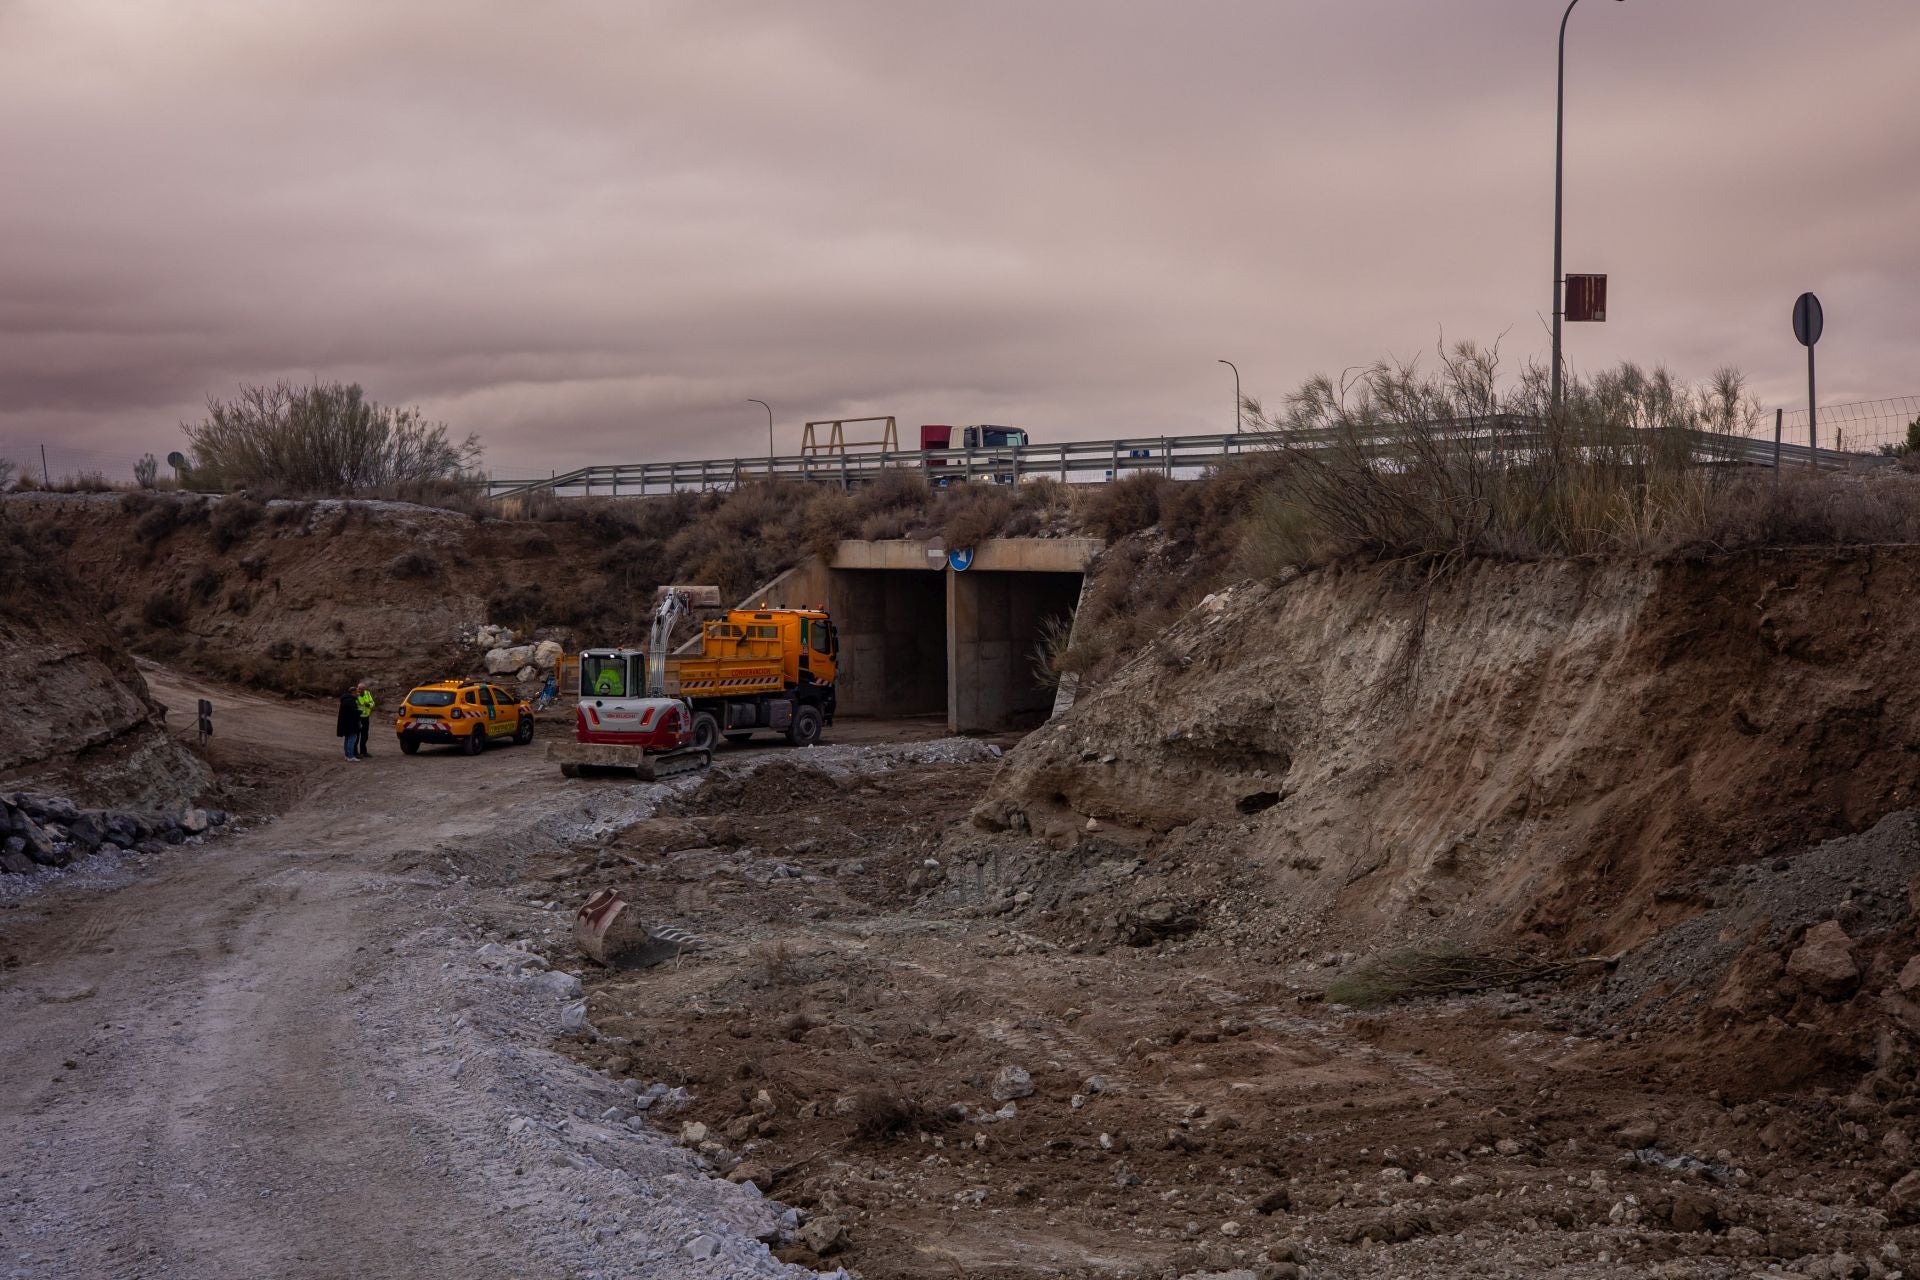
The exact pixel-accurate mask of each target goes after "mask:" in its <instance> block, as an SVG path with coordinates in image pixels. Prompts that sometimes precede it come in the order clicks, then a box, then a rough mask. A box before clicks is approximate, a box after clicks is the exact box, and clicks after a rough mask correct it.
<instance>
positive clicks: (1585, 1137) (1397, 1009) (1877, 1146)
mask: <svg viewBox="0 0 1920 1280" xmlns="http://www.w3.org/2000/svg"><path fill="white" fill-rule="evenodd" d="M148 678H149V681H150V683H151V684H152V686H153V688H154V690H155V692H156V694H157V695H158V696H160V697H161V698H162V699H163V700H165V701H166V702H167V703H168V704H169V705H170V706H173V707H174V708H175V710H174V712H173V715H172V717H171V722H172V723H173V724H174V725H176V726H179V725H181V724H183V723H189V722H190V718H189V717H188V716H186V715H185V714H184V713H183V710H182V709H183V708H188V707H191V705H192V700H193V698H195V697H196V696H199V695H200V694H201V693H203V692H212V693H214V694H216V695H218V696H217V701H218V702H219V704H220V707H221V712H220V714H219V716H218V719H217V723H218V724H219V725H220V734H219V736H218V737H217V739H216V744H215V763H216V765H219V766H221V767H222V774H223V777H224V778H225V779H226V781H225V782H224V783H223V785H224V786H226V787H227V788H228V798H229V799H230V801H231V803H232V804H233V807H235V808H236V809H237V810H240V811H241V812H242V813H243V814H244V815H246V817H247V819H248V820H247V821H246V822H245V823H243V825H244V826H245V827H246V828H247V829H246V830H244V831H243V832H242V833H241V834H239V835H236V836H232V837H228V838H224V839H222V840H221V841H217V842H211V843H207V844H204V845H192V846H187V847H184V848H182V849H180V850H177V851H173V852H170V853H167V854H162V855H158V856H156V857H154V858H152V859H149V860H144V861H141V860H126V861H122V862H119V863H113V862H110V861H103V860H97V859H96V860H88V862H87V863H85V864H76V866H75V868H74V869H73V870H71V871H70V872H62V873H58V874H56V875H50V876H49V877H48V878H47V880H46V881H45V883H42V884H37V885H35V886H33V891H32V892H30V893H27V894H25V895H24V896H15V897H13V898H10V899H9V901H8V902H7V903H5V904H0V1025H3V1026H4V1027H5V1036H4V1043H5V1048H6V1082H7V1084H6V1087H5V1088H4V1089H0V1146H4V1148H5V1149H6V1150H7V1151H8V1152H10V1153H13V1154H12V1155H11V1156H10V1158H9V1160H7V1161H6V1162H4V1165H3V1166H0V1262H3V1263H4V1264H5V1265H4V1266H3V1267H0V1273H4V1274H6V1275H9V1276H14V1275H18V1276H29V1277H35V1278H38V1277H95V1276H115V1277H119V1276H128V1277H149V1276H194V1277H201V1276H207V1277H229V1276H231V1277H243V1276H245V1277H254V1276H262V1275H273V1276H298V1277H334V1276H347V1275H351V1276H395V1277H399V1276H405V1277H409V1278H416V1277H472V1276H499V1275H513V1276H530V1277H588V1276H598V1277H605V1278H606V1280H612V1277H616V1276H619V1277H681V1276H694V1277H738V1276H768V1277H772V1276H787V1277H789V1278H795V1277H802V1276H805V1275H806V1274H808V1273H809V1272H810V1271H824V1272H829V1273H832V1272H835V1271H837V1270H838V1269H839V1268H843V1267H844V1268H847V1269H849V1271H851V1272H852V1273H856V1274H858V1275H859V1276H862V1277H866V1280H882V1278H887V1277H922V1276H956V1277H971V1278H975V1280H988V1278H993V1280H1012V1278H1015V1277H1020V1278H1025V1277H1043V1276H1049V1277H1050V1276H1059V1277H1092V1276H1101V1277H1146V1276H1154V1277H1160V1276H1168V1275H1171V1276H1183V1275H1190V1274H1193V1273H1196V1272H1197V1273H1201V1274H1208V1273H1217V1272H1226V1273H1229V1274H1230V1273H1232V1272H1234V1271H1236V1270H1238V1271H1242V1272H1245V1273H1250V1274H1253V1275H1256V1276H1269V1277H1271V1276H1281V1277H1284V1276H1289V1275H1294V1274H1296V1273H1298V1274H1305V1275H1308V1276H1314V1277H1349V1276H1378V1277H1402V1276H1435V1277H1438V1276H1467V1275H1474V1276H1479V1275H1495V1276H1515V1277H1519V1276H1529V1277H1530V1276H1577V1277H1601V1276H1608V1277H1615V1276H1617V1277H1625V1276H1644V1275H1662V1276H1682V1277H1687V1276H1700V1277H1746V1276H1751V1275H1765V1274H1770V1273H1781V1274H1795V1275H1848V1276H1876V1275H1891V1274H1896V1273H1900V1272H1901V1271H1902V1270H1903V1268H1905V1267H1906V1266H1907V1261H1906V1260H1907V1258H1908V1257H1909V1256H1910V1255H1911V1254H1912V1253H1913V1251H1914V1250H1915V1249H1920V1231H1917V1230H1916V1228H1915V1227H1914V1226H1913V1225H1911V1223H1910V1222H1908V1221H1907V1220H1905V1219H1904V1218H1903V1217H1902V1216H1901V1215H1902V1212H1903V1211H1902V1209H1901V1208H1900V1206H1899V1204H1898V1203H1897V1201H1898V1197H1897V1196H1895V1197H1892V1198H1891V1199H1890V1197H1889V1191H1888V1187H1889V1184H1890V1183H1891V1182H1893V1181H1894V1180H1895V1179H1896V1178H1897V1177H1898V1176H1899V1175H1900V1174H1901V1173H1902V1171H1903V1170H1905V1169H1906V1168H1908V1167H1909V1165H1910V1163H1911V1156H1912V1141H1913V1138H1914V1131H1915V1130H1916V1129H1917V1128H1920V1119H1916V1118H1915V1112H1916V1111H1920V1092H1917V1091H1916V1086H1915V1080H1914V1074H1913V1064H1912V1063H1911V1062H1905V1063H1894V1064H1892V1065H1891V1066H1889V1067H1887V1068H1884V1069H1882V1070H1881V1071H1879V1072H1878V1073H1876V1074H1875V1075H1874V1076H1873V1077H1872V1078H1871V1079H1870V1080H1868V1081H1867V1082H1866V1083H1865V1085H1864V1086H1862V1087H1861V1088H1859V1089H1855V1088H1854V1087H1853V1083H1852V1082H1850V1081H1848V1080H1845V1079H1842V1078H1840V1077H1837V1076H1836V1077H1835V1078H1834V1080H1833V1081H1832V1082H1831V1083H1830V1084H1828V1085H1824V1086H1820V1085H1816V1086H1801V1087H1796V1088H1794V1089H1793V1090H1791V1091H1788V1092H1779V1093H1774V1092H1769V1091H1768V1090H1767V1089H1765V1088H1764V1087H1756V1085H1755V1079H1754V1077H1755V1075H1756V1071H1755V1061H1754V1059H1753V1058H1752V1057H1751V1050H1750V1049H1748V1048H1746V1047H1743V1046H1742V1045H1741V1044H1740V1043H1739V1042H1738V1041H1736V1040H1731V1039H1728V1040H1721V1041H1700V1042H1699V1043H1697V1044H1694V1045H1693V1046H1692V1047H1691V1048H1689V1047H1688V1043H1687V1042H1686V1041H1684V1039H1681V1040H1676V1038H1675V1036H1674V1035H1673V1034H1672V1028H1671V1027H1670V1026H1664V1024H1663V1023H1662V1021H1661V1019H1660V1018H1659V1017H1657V1016H1649V1013H1648V1005H1649V1002H1655V1003H1656V1004H1657V1002H1659V1001H1661V1000H1665V999H1668V998H1669V995H1670V993H1671V989H1672V983H1671V982H1669V981H1666V980H1665V979H1664V978H1662V979H1660V980H1650V979H1649V978H1648V976H1647V975H1646V974H1645V973H1640V972H1636V970H1635V968H1634V964H1633V963H1632V962H1624V963H1622V964H1621V965H1620V966H1619V967H1618V968H1617V969H1615V970H1612V971H1608V970H1605V969H1593V968H1589V969H1583V970H1580V971H1578V972H1576V973H1575V974H1573V975H1572V976H1571V977H1569V978H1566V979H1564V980H1559V981H1554V982H1545V983H1537V984H1534V985H1532V986H1528V987H1525V988H1523V989H1521V990H1518V991H1511V992H1509V991H1494V992H1487V993H1483V994H1478V995H1472V996H1461V997H1454V998H1451V999H1444V1000H1429V1001H1425V1002H1415V1003H1413V1004H1408V1005H1400V1006H1392V1007H1389V1008H1388V1009H1386V1010H1382V1011H1375V1012H1368V1013H1361V1012H1356V1011H1354V1010H1351V1009H1344V1008H1338V1007H1330V1006H1328V1005H1327V1004H1325V1003H1324V1001H1323V1000H1322V999H1321V990H1322V988H1323V987H1324V985H1325V981H1326V978H1327V977H1328V976H1329V975H1331V974H1333V973H1335V972H1337V971H1340V970H1341V969H1342V968H1344V967H1345V965H1344V962H1343V961H1342V960H1341V958H1340V957H1338V956H1332V957H1327V958H1328V959H1330V960H1332V961H1333V962H1334V963H1333V964H1330V965H1324V966H1323V965H1322V964H1321V963H1320V961H1319V957H1317V956H1316V957H1313V958H1309V959H1306V960H1302V959H1300V958H1299V957H1297V956H1296V955H1295V954H1294V951H1295V949H1294V948H1290V947H1289V948H1273V947H1260V946H1255V945H1253V944H1251V943H1249V942H1248V941H1247V936H1248V935H1247V934H1246V931H1245V930H1244V929H1239V928H1226V927H1224V925H1223V924H1222V918H1221V917H1220V916H1219V915H1218V914H1217V913H1216V914H1213V915H1209V914H1207V913H1199V914H1197V915H1193V916H1189V915H1186V914H1183V911H1184V908H1183V907H1182V906H1181V899H1180V894H1179V893H1178V892H1177V891H1176V890H1177V889H1178V888H1179V886H1180V885H1182V884H1189V883H1191V882H1194V881H1197V880H1205V881H1207V882H1208V883H1209V885H1210V892H1212V893H1213V894H1214V895H1215V896H1216V897H1218V896H1222V895H1224V894H1227V893H1228V891H1230V890H1232V887H1233V884H1234V876H1235V875H1236V874H1237V873H1236V872H1235V871H1234V851H1233V848H1232V845H1231V839H1230V837H1229V836H1228V835H1227V834H1224V833H1223V834H1221V835H1220V837H1219V847H1218V848H1216V849H1214V850H1213V851H1212V853H1211V855H1209V856H1210V857H1212V858H1213V859H1214V861H1213V862H1204V861H1198V860H1189V861H1186V862H1184V863H1181V864H1180V865H1171V866H1170V865H1165V864H1168V863H1169V862H1170V861H1175V860H1173V859H1171V858H1170V854H1169V845H1168V844H1167V842H1166V841H1165V840H1163V839H1161V838H1160V837H1146V836H1138V835H1132V836H1130V835H1128V834H1127V833H1125V832H1122V831H1118V830H1111V829H1102V830H1099V831H1097V832H1090V833H1086V837H1087V838H1086V839H1084V840H1083V841H1081V842H1080V843H1079V844H1077V845H1075V846H1073V847H1070V848H1066V849H1062V850H1059V851H1058V857H1059V858H1060V859H1062V860H1064V861H1066V862H1069V863H1071V862H1073V860H1075V859H1078V860H1079V863H1080V864H1083V865H1077V866H1076V867H1075V877H1074V883H1075V884H1077V885H1079V886H1080V887H1079V888H1078V889H1076V890H1075V891H1074V892H1075V894H1077V895H1079V896H1078V897H1063V896H1062V895H1061V892H1060V888H1059V882H1058V878H1057V877H1055V878H1049V877H1048V876H1047V875H1045V874H1041V872H1039V871H1036V870H1035V868H1034V866H1033V865H1032V864H1031V863H1028V862H1021V861H1018V860H1010V861H1007V862H1005V863H1002V864H994V863H992V861H991V860H990V859H987V860H982V861H981V862H980V863H979V864H977V865H982V866H997V869H996V870H993V871H980V872H967V871H964V870H963V869H962V867H961V865H960V864H959V863H958V862H957V861H956V858H955V851H956V848H961V847H963V846H964V840H962V841H961V843H960V844H956V834H955V833H956V831H960V832H962V833H965V832H968V831H971V830H973V829H972V828H970V827H968V826H966V825H965V818H966V815H967V813H968V811H969V809H970V808H971V807H972V806H973V805H975V804H976V803H977V801H978V798H979V796H980V795H981V794H982V792H983V791H985V790H986V788H987V783H988V780H989V778H990V777H992V776H993V774H994V771H995V770H996V769H997V768H999V767H1000V766H999V765H998V764H997V763H996V761H995V760H994V759H993V756H992V751H991V750H990V749H989V747H988V746H987V745H986V744H981V743H973V742H964V741H959V742H956V741H951V740H938V738H937V735H938V726H937V725H906V726H897V725H896V726H853V725H850V726H847V728H846V730H845V733H846V739H847V740H846V741H844V742H841V743H839V744H838V745H834V746H830V747H826V748H821V749H817V750H814V751H809V752H806V753H796V752H791V751H788V750H785V749H782V748H779V747H768V748H764V749H759V750H752V751H729V752H725V753H723V754H722V756H721V757H720V760H719V762H718V765H717V767H716V769H715V771H714V772H713V774H712V775H710V776H709V778H708V779H706V780H704V781H702V780H699V779H694V780H682V781H680V782H678V783H675V784H672V785H666V786H656V787H634V786H626V785H621V784H608V783H582V784H565V783H562V782H561V781H560V780H559V779H558V778H557V776H555V775H554V774H553V773H552V771H551V769H550V767H548V766H546V765H545V764H544V762H542V761H541V760H540V759H539V757H538V752H537V751H526V750H519V749H504V750H500V751H493V752H489V753H487V754H486V755H484V756H482V757H480V758H479V759H477V760H467V759H464V758H462V757H459V756H457V755H451V754H444V753H425V754H423V755H422V756H420V757H416V758H411V759H407V758H402V757H401V756H400V755H399V754H398V753H397V751H393V750H391V749H388V750H385V751H383V750H382V746H383V745H384V744H383V743H380V742H376V744H375V757H374V759H373V760H372V761H371V762H369V763H367V764H360V765H347V764H345V763H344V762H342V761H338V760H336V759H335V758H334V751H335V748H336V743H335V741H334V740H333V739H332V737H331V714H330V711H329V709H327V708H316V707H312V706H310V705H302V704H297V703H285V702H280V701H277V700H268V699H258V698H247V697H242V696H235V695H233V694H231V693H230V692H228V691H223V690H219V689H211V690H210V689H209V688H208V687H207V686H201V685H195V684H193V683H191V682H188V681H185V680H182V679H180V678H178V677H177V676H173V675H171V674H170V673H167V672H164V671H154V672H149V673H148ZM553 728H554V726H553V725H552V724H543V726H542V732H548V731H551V730H552V729H553ZM836 736H838V734H836ZM924 739H935V740H932V741H925V740H924ZM1000 745H1004V744H1000ZM268 813H277V814H278V816H277V817H276V818H274V819H273V820H271V821H265V820H263V819H264V817H265V815H266V814H268ZM956 824H960V825H958V826H956ZM969 838H970V837H969ZM1181 857H1182V858H1188V859H1192V857H1193V851H1192V850H1191V849H1188V850H1187V851H1186V852H1184V853H1183V854H1182V855H1181ZM930 862H931V863H935V864H939V865H929V863H930ZM1777 865H1779V860H1777V859H1772V858H1770V859H1769V860H1767V861H1766V862H1765V863H1764V864H1757V865H1756V867H1755V868H1753V869H1751V872H1749V871H1746V870H1743V871H1741V872H1739V873H1738V874H1739V875H1740V876H1748V875H1749V874H1751V875H1752V876H1760V877H1762V878H1764V877H1773V878H1774V879H1776V880H1781V881H1782V882H1784V880H1785V879H1790V878H1792V876H1791V873H1790V871H1779V870H1776V869H1775V868H1776V866H1777ZM1096 873H1097V874H1096ZM1149 884H1150V885H1152V886H1154V887H1153V888H1152V890H1151V892H1146V891H1144V890H1142V889H1141V888H1140V886H1143V885H1149ZM609 885H610V886H615V887H619V888H621V889H622V890H623V891H625V893H626V896H627V897H628V898H629V899H630V900H631V901H633V902H634V903H635V904H636V905H637V906H638V907H639V908H640V909H642V910H643V911H645V912H646V914H647V916H648V918H649V919H651V920H654V921H657V922H659V923H661V924H667V925H673V926H676V927H677V928H678V929H679V930H681V931H682V932H683V934H684V935H686V936H690V937H691V938H692V939H693V942H692V943H691V944H690V946H689V949H688V950H687V951H686V952H685V954H684V955H683V956H682V957H681V958H680V959H679V960H678V961H676V962H674V963H671V964H668V965H664V966H660V967H656V968H650V969H645V970H636V971H604V970H599V969H596V968H594V967H593V966H591V965H589V964H586V963H584V962H582V961H581V959H580V958H579V956H578V955H577V954H576V953H575V952H574V950H573V948H572V946H571V943H570V941H569V929H568V924H569V919H570V914H571V910H572V908H573V906H574V905H575V904H576V903H577V902H579V901H580V900H582V899H584V898H585V896H586V895H587V894H588V893H589V892H590V891H592V890H593V889H595V888H599V887H602V886H609ZM1822 891H1823V892H1824V890H1822ZM1883 896H1884V895H1883ZM1143 898H1145V899H1150V901H1148V902H1147V904H1146V905H1145V906H1142V905H1141V903H1142V900H1143ZM1154 902H1166V903H1168V904H1169V906H1168V908H1167V909H1166V910H1154V909H1152V904H1153V903H1154ZM1127 904H1131V905H1127ZM1701 918H1702V919H1706V917H1701ZM529 956H537V957H538V958H528V957H529ZM1663 963H1665V964H1666V968H1665V969H1663V970H1662V973H1666V972H1668V971H1670V970H1671V969H1672V967H1673V963H1672V962H1671V961H1669V962H1663ZM569 973H572V974H577V975H578V976H579V979H580V981H581V982H583V983H584V992H583V993H582V994H583V995H584V1001H585V1003H584V1007H583V1008H580V1007H577V1006H576V1005H575V995H574V992H573V988H572V985H571V984H572V979H571V978H570V977H569V976H568V974H569ZM1623 1001H1624V1003H1623ZM1657 1011H1658V1010H1657V1008H1656V1009H1655V1011H1654V1012H1655V1013H1657ZM578 1015H583V1020H584V1029H575V1028H576V1027H580V1026H581V1021H582V1019H581V1018H580V1017H579V1016H578ZM1790 1016H1791V1015H1790ZM1663 1026H1664V1029H1663ZM663 1088H664V1089H672V1088H678V1089H683V1090H685V1094H684V1097H685V1098H686V1101H685V1102H684V1104H683V1105H678V1106H676V1105H675V1104H674V1097H675V1096H674V1095H669V1097H668V1098H667V1099H665V1100H662V1101H661V1102H659V1103H658V1104H656V1105H653V1106H651V1107H643V1106H642V1101H641V1100H642V1099H645V1098H647V1097H649V1096H650V1095H656V1094H658V1093H659V1092H661V1091H662V1089H663ZM688 1126H703V1127H704V1132H702V1131H701V1130H700V1129H696V1128H689V1127H688Z"/></svg>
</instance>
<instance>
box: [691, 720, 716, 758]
mask: <svg viewBox="0 0 1920 1280" xmlns="http://www.w3.org/2000/svg"><path fill="white" fill-rule="evenodd" d="M693 745H694V748H695V749H696V750H699V751H711V750H713V749H714V748H715V747H717V746H719V745H720V722H719V721H718V720H715V719H714V718H713V715H712V713H711V712H707V711H701V712H698V713H696V714H695V715H694V717H693Z"/></svg>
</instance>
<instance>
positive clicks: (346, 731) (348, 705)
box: [333, 685, 361, 760]
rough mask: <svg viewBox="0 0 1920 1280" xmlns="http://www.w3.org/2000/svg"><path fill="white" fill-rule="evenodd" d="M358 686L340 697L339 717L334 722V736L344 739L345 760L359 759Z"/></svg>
mask: <svg viewBox="0 0 1920 1280" xmlns="http://www.w3.org/2000/svg"><path fill="white" fill-rule="evenodd" d="M360 724H361V721H360V686H359V685H355V686H353V688H351V689H349V690H347V691H346V692H345V693H343V694H341V695H340V715H339V718H338V719H337V720H336V721H335V722H334V726H333V732H334V736H335V737H338V738H344V739H346V743H345V746H346V752H347V759H349V760H357V759H359V747H360V733H361V730H360Z"/></svg>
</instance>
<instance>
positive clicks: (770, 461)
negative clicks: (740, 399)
mask: <svg viewBox="0 0 1920 1280" xmlns="http://www.w3.org/2000/svg"><path fill="white" fill-rule="evenodd" d="M747 403H748V404H757V405H759V406H760V407H761V408H762V409H765V410H766V411H767V470H768V471H772V470H773V406H772V405H770V404H768V403H767V402H766V401H765V400H751V399H750V400H748V401H747Z"/></svg>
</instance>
